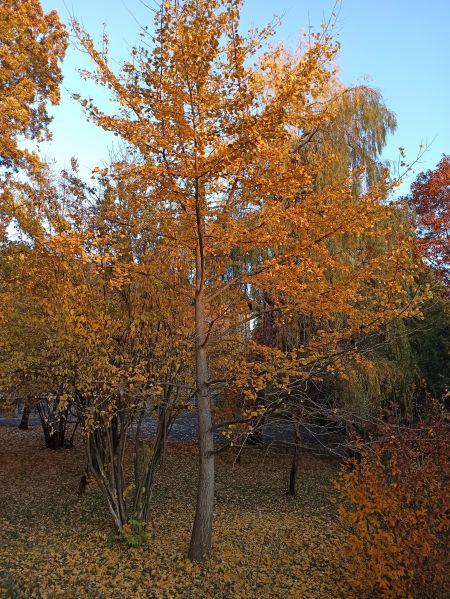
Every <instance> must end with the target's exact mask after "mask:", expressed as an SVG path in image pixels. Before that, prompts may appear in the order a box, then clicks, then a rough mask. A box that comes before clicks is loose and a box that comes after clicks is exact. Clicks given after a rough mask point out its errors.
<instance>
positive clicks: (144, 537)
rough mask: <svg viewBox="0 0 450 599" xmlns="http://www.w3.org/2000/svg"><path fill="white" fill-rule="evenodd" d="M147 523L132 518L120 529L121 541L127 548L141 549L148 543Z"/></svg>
mask: <svg viewBox="0 0 450 599" xmlns="http://www.w3.org/2000/svg"><path fill="white" fill-rule="evenodd" d="M146 529H147V523H146V522H144V521H143V520H134V519H133V518H131V519H130V520H128V522H127V523H126V524H124V525H123V526H122V528H120V529H119V531H118V534H119V539H120V541H122V542H123V543H124V544H125V545H126V546H127V547H141V546H142V545H145V543H146V542H147V541H148V538H149V535H148V532H147V530H146Z"/></svg>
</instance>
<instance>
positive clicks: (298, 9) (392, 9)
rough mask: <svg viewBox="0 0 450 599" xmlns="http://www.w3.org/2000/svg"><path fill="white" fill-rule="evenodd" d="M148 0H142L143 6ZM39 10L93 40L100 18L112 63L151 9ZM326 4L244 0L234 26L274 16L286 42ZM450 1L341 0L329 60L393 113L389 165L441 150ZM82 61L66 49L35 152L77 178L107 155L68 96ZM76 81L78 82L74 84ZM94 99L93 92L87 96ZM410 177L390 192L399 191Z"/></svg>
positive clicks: (129, 3)
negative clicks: (56, 102)
mask: <svg viewBox="0 0 450 599" xmlns="http://www.w3.org/2000/svg"><path fill="white" fill-rule="evenodd" d="M152 3H153V4H154V0H148V4H152ZM42 4H43V6H44V9H45V10H46V11H47V10H51V9H56V10H57V11H58V12H59V14H60V16H61V18H62V20H64V21H67V20H68V17H69V15H70V14H73V15H75V16H76V17H77V18H78V19H79V20H80V21H81V22H82V23H83V25H84V26H85V28H86V29H87V30H88V31H89V32H90V33H91V34H92V35H93V37H94V39H100V37H101V33H102V30H103V23H106V27H107V30H108V32H109V35H110V40H111V54H112V56H113V57H114V58H115V59H117V60H118V61H120V60H121V59H124V58H126V57H127V56H128V51H129V48H130V47H131V46H132V45H133V44H134V43H136V42H137V41H138V40H139V26H138V23H140V24H146V23H149V24H150V25H151V20H152V15H151V13H150V12H149V11H148V9H146V8H145V7H144V6H143V4H142V3H141V2H139V0H109V2H108V3H106V2H105V1H104V0H76V2H73V3H71V2H70V0H42ZM333 6H334V1H333V0H277V1H275V0H247V2H246V3H245V5H244V8H243V11H242V28H243V29H247V28H248V27H251V26H253V25H255V26H261V25H263V24H265V23H266V22H268V21H270V20H272V18H273V16H274V15H280V16H282V25H281V26H280V28H279V30H278V34H277V39H278V40H283V41H285V42H286V43H287V44H288V45H291V46H293V47H295V46H296V44H297V40H298V36H299V32H301V31H303V32H304V31H308V27H309V26H312V27H313V28H314V29H316V30H317V29H318V28H320V24H321V22H322V21H323V20H324V19H325V18H327V17H328V16H329V15H330V13H331V12H332V9H333ZM449 24H450V0H428V1H424V0H343V1H342V4H341V7H340V12H339V19H338V23H337V27H336V32H337V34H338V39H339V41H340V43H341V53H340V55H339V58H338V64H339V66H340V69H341V73H340V76H341V79H342V81H343V82H344V84H346V85H350V84H357V83H363V82H364V83H366V84H368V85H371V86H373V87H376V88H378V89H379V90H381V92H382V94H383V97H384V99H385V102H386V104H387V106H388V107H389V108H390V109H391V110H392V111H393V112H394V113H395V114H396V116H397V120H398V128H397V132H396V133H395V135H394V136H392V137H391V138H390V140H389V143H388V146H387V148H386V151H385V154H384V157H385V158H386V159H389V160H393V161H395V160H396V159H397V158H398V147H399V146H402V147H404V148H405V150H406V155H407V159H408V160H409V161H410V162H411V161H413V160H414V159H415V158H416V156H417V153H418V151H419V145H420V144H424V145H427V144H431V145H430V147H429V149H428V151H427V152H426V153H425V154H424V156H423V157H422V158H421V159H420V162H419V163H418V164H416V166H415V167H414V170H415V172H416V173H417V172H420V171H422V170H425V169H428V168H433V167H434V166H435V165H436V164H437V162H438V161H439V160H440V157H441V155H442V154H443V153H450V67H449V63H448V60H449V56H450V34H449V29H448V27H449ZM80 65H81V66H85V65H86V63H85V58H84V57H83V55H81V54H80V53H79V52H78V51H76V50H75V49H74V48H71V49H70V50H69V52H68V55H67V59H66V61H65V64H64V67H63V71H64V88H65V89H63V96H62V102H61V105H60V106H58V107H57V108H55V109H54V110H53V114H54V122H53V124H52V131H53V140H52V142H51V143H49V144H46V145H45V147H44V152H45V154H46V156H47V157H49V158H54V159H55V160H56V162H57V164H58V166H67V165H68V164H69V160H70V157H71V156H76V157H77V158H78V159H79V162H80V166H81V167H82V169H83V171H84V173H85V174H87V172H88V170H89V169H90V168H92V167H93V166H95V165H96V164H101V163H102V161H104V160H107V159H108V154H109V148H110V147H111V144H112V139H111V138H110V137H109V136H107V135H105V134H101V132H100V131H99V130H98V129H97V128H95V127H94V126H93V125H90V124H87V123H86V121H85V119H84V117H83V114H82V111H81V109H80V107H79V106H78V105H77V103H76V102H75V101H73V100H72V99H71V98H70V95H69V92H81V93H82V94H83V95H85V94H86V83H85V82H83V81H81V80H80V78H79V76H78V74H77V73H76V68H77V67H79V66H80ZM83 86H84V87H83ZM94 93H95V94H96V95H95V96H93V97H98V95H97V94H99V93H100V94H101V92H100V90H98V89H95V90H93V92H92V93H91V95H93V94H94ZM410 183H411V178H410V179H409V180H407V181H405V183H404V185H403V186H402V187H401V189H400V193H406V192H407V190H408V188H409V185H410Z"/></svg>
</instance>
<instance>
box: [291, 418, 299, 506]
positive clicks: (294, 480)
mask: <svg viewBox="0 0 450 599" xmlns="http://www.w3.org/2000/svg"><path fill="white" fill-rule="evenodd" d="M299 445H300V428H299V425H298V422H297V420H296V419H295V418H294V449H293V452H292V463H291V471H290V473H289V487H288V495H290V496H291V497H293V498H294V499H295V498H296V497H297V471H298V454H299Z"/></svg>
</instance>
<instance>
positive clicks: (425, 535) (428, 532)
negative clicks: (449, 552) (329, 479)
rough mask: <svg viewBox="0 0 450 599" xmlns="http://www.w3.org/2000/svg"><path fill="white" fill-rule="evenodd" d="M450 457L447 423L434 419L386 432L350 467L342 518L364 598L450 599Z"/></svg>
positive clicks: (342, 486) (342, 487) (342, 484)
mask: <svg viewBox="0 0 450 599" xmlns="http://www.w3.org/2000/svg"><path fill="white" fill-rule="evenodd" d="M449 453H450V452H449V445H448V425H447V422H446V421H445V419H444V418H443V417H442V415H439V414H435V415H434V416H433V418H432V419H431V421H429V422H421V423H419V425H417V426H416V427H414V428H403V429H402V428H399V427H394V426H392V425H390V426H386V427H385V428H384V430H383V431H382V435H381V436H380V438H379V439H378V440H377V441H376V442H374V443H373V445H372V446H371V448H370V449H369V450H367V451H364V452H363V455H362V459H361V461H360V462H359V463H355V462H352V463H351V465H348V464H347V465H345V466H344V468H343V470H342V472H341V476H340V481H339V483H338V484H337V487H338V489H339V491H340V496H341V500H342V504H341V505H340V506H339V515H340V519H341V522H342V523H343V524H344V526H345V527H346V528H347V529H348V530H349V537H348V545H347V551H348V557H349V559H350V568H351V570H352V579H353V585H354V587H355V590H357V591H359V592H360V593H362V594H361V597H366V596H367V597H371V598H372V597H383V598H392V599H394V598H399V599H400V598H406V597H408V598H415V597H420V598H424V599H425V598H430V599H436V598H437V597H444V596H448V595H446V593H448V592H449V591H450V588H449V587H448V586H447V587H446V585H448V578H447V579H446V575H445V570H446V557H445V551H446V545H447V543H448V506H449V503H450V502H449V499H450V498H449V491H448V480H449V474H450V468H449ZM446 483H447V485H446ZM364 593H367V595H366V594H364Z"/></svg>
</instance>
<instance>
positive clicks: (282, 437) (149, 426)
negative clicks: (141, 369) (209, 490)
mask: <svg viewBox="0 0 450 599" xmlns="http://www.w3.org/2000/svg"><path fill="white" fill-rule="evenodd" d="M20 419H21V414H19V415H17V416H13V417H2V416H1V415H0V426H19V423H20ZM40 425H41V424H40V420H39V416H38V414H37V413H36V411H33V412H32V413H31V414H30V418H29V426H30V427H38V426H40ZM156 428H157V421H156V419H155V418H153V417H152V416H145V417H144V421H143V423H142V431H143V434H144V436H145V437H152V436H154V435H155V433H156ZM214 436H215V441H216V443H218V444H221V443H222V442H223V441H224V437H223V436H222V435H221V434H220V433H215V435H214ZM301 436H302V442H301V446H302V447H304V448H305V449H310V450H314V452H315V453H319V454H326V455H329V454H330V449H331V447H332V446H333V445H335V443H332V441H333V439H331V438H330V437H328V436H327V435H326V434H325V435H324V433H323V431H322V432H321V434H319V435H315V434H313V433H312V432H311V431H309V430H306V429H304V430H303V431H302V435H301ZM197 438H198V423H197V414H196V413H195V412H183V413H182V414H180V415H179V416H178V418H177V419H176V420H175V422H174V423H173V425H172V428H171V430H170V433H169V440H172V441H197ZM262 438H263V443H264V445H276V446H285V447H289V446H291V445H292V444H293V442H294V435H293V430H292V426H291V424H290V423H289V422H287V421H286V420H275V419H270V420H269V422H268V424H266V425H265V426H264V429H263V437H262ZM336 450H338V447H335V449H334V451H336ZM334 451H333V452H332V453H334Z"/></svg>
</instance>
